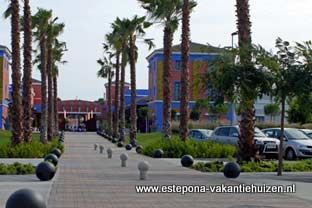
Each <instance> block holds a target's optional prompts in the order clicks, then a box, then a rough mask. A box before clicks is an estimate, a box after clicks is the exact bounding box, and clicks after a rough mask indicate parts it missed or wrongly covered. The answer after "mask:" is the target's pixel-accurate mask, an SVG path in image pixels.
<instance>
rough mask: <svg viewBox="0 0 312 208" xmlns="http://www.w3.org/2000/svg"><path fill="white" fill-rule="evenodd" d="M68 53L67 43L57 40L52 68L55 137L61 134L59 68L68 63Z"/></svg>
mask: <svg viewBox="0 0 312 208" xmlns="http://www.w3.org/2000/svg"><path fill="white" fill-rule="evenodd" d="M65 51H67V48H66V43H65V42H59V41H58V40H57V39H56V40H55V43H54V47H53V68H52V76H53V105H54V111H55V113H54V135H55V136H57V135H58V132H59V122H58V108H57V106H58V105H57V102H58V98H57V96H58V93H57V89H58V84H57V83H58V81H57V78H58V75H59V68H58V64H65V63H66V61H63V56H64V52H65Z"/></svg>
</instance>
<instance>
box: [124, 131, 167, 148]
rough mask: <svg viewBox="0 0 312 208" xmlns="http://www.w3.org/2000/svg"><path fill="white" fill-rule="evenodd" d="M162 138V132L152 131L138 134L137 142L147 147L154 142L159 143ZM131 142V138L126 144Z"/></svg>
mask: <svg viewBox="0 0 312 208" xmlns="http://www.w3.org/2000/svg"><path fill="white" fill-rule="evenodd" d="M161 140H162V134H161V133H159V132H157V133H150V134H138V135H137V142H138V143H139V145H141V146H143V147H147V146H150V145H153V144H154V143H159V142H160V141H161ZM129 142H130V139H129V138H127V139H126V144H128V143H129Z"/></svg>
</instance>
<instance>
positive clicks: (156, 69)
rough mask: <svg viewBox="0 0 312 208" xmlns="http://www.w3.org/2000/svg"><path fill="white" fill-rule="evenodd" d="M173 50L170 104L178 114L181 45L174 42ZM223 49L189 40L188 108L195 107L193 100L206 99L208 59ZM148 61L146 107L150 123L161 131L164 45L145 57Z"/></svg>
mask: <svg viewBox="0 0 312 208" xmlns="http://www.w3.org/2000/svg"><path fill="white" fill-rule="evenodd" d="M172 51H173V53H172V58H171V59H172V80H171V83H172V89H171V95H170V96H171V100H172V103H171V108H172V109H173V110H174V111H176V112H177V116H179V111H180V98H181V96H183V95H181V66H182V62H181V47H180V45H175V46H173V50H172ZM221 51H222V49H221V48H218V47H213V46H210V45H203V44H199V43H193V42H191V43H190V55H189V69H190V89H189V90H190V102H189V109H190V110H191V109H192V108H193V107H194V104H195V102H196V100H199V99H206V98H207V97H208V96H209V95H208V94H209V92H207V91H206V90H204V87H203V84H204V83H202V79H201V78H202V76H203V75H204V74H205V73H206V72H207V70H208V66H209V63H210V62H212V61H213V60H215V58H216V57H217V56H218V55H219V54H220V52H221ZM147 61H148V63H149V67H148V70H149V87H148V91H149V98H150V102H149V103H148V107H149V110H150V112H151V118H149V119H150V120H152V126H153V129H154V130H157V131H161V129H162V122H163V116H162V115H163V83H162V74H163V70H164V67H163V64H164V63H163V62H164V53H163V49H158V50H155V51H153V52H152V53H151V54H150V55H149V56H148V57H147Z"/></svg>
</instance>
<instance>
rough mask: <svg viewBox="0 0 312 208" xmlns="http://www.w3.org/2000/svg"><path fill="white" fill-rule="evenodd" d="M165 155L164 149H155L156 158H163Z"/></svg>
mask: <svg viewBox="0 0 312 208" xmlns="http://www.w3.org/2000/svg"><path fill="white" fill-rule="evenodd" d="M163 156H164V151H163V150H162V149H157V150H155V151H154V155H153V157H154V158H162V157H163Z"/></svg>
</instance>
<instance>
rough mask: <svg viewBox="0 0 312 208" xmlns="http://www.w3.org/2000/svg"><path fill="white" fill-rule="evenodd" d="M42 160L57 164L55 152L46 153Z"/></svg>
mask: <svg viewBox="0 0 312 208" xmlns="http://www.w3.org/2000/svg"><path fill="white" fill-rule="evenodd" d="M44 161H49V162H51V163H52V164H53V165H54V166H55V167H56V166H57V164H58V158H57V156H56V155H55V154H52V153H51V154H48V155H47V156H45V158H44Z"/></svg>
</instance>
